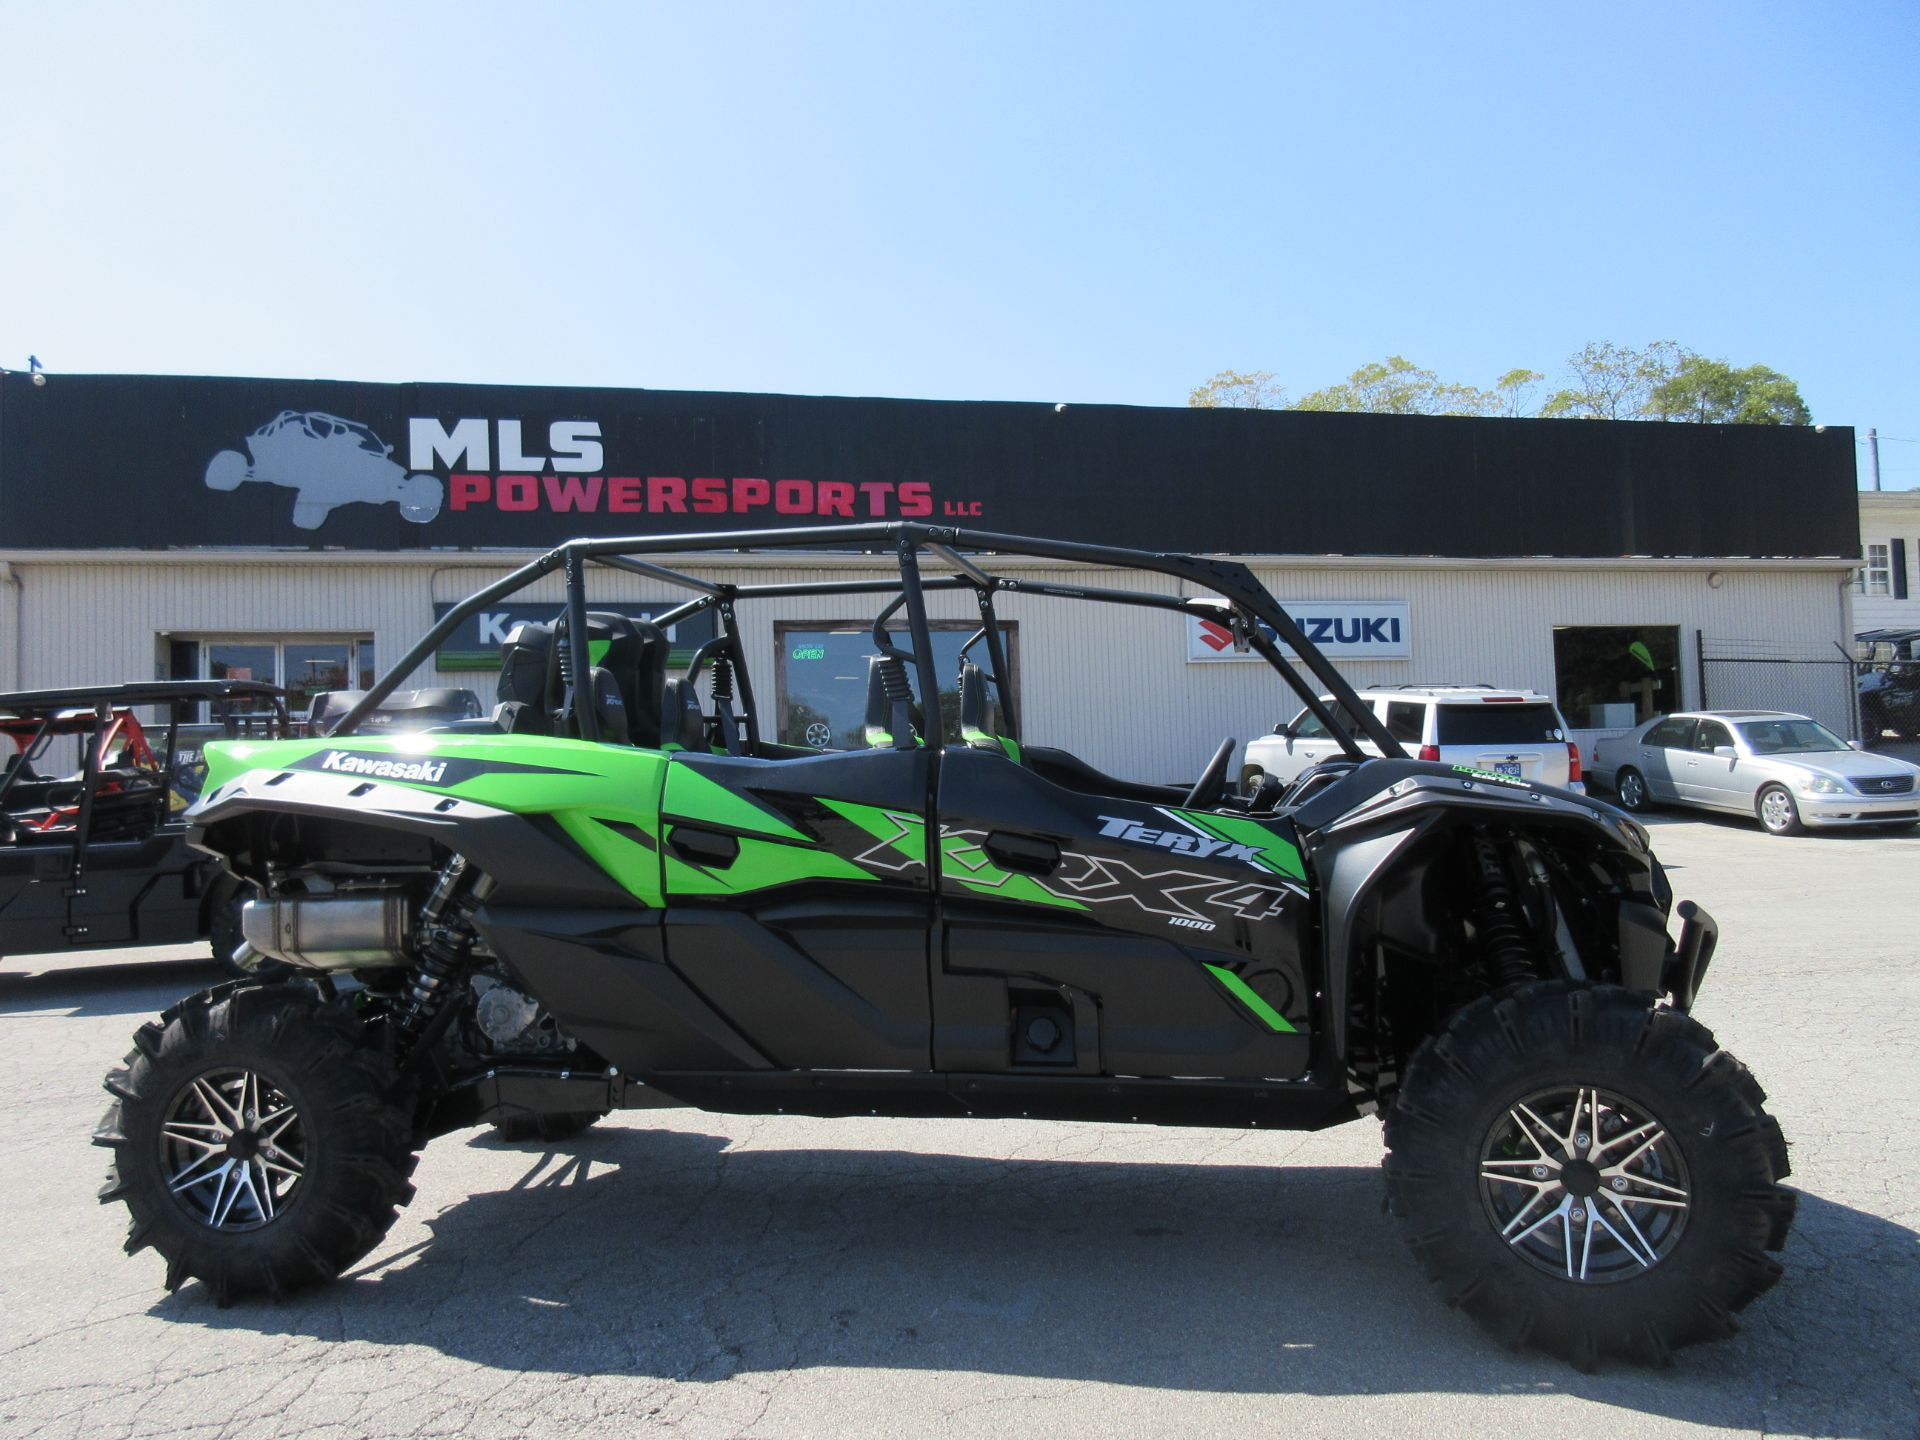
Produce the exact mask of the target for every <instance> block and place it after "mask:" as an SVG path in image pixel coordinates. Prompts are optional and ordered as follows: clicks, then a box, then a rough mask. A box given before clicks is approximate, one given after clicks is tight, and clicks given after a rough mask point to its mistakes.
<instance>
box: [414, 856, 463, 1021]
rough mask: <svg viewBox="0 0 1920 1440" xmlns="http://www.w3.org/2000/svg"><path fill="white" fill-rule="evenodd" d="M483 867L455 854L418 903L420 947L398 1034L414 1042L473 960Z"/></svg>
mask: <svg viewBox="0 0 1920 1440" xmlns="http://www.w3.org/2000/svg"><path fill="white" fill-rule="evenodd" d="M478 878H479V872H478V871H474V870H471V869H470V867H469V866H468V864H467V861H466V858H465V857H464V856H461V855H456V856H454V857H453V859H451V860H449V861H448V862H447V867H446V869H444V870H442V871H441V872H440V879H439V880H438V881H437V882H436V883H435V885H434V887H433V893H432V894H431V895H429V896H428V897H427V903H426V904H425V905H423V906H421V907H420V951H419V957H418V959H417V960H416V962H415V964H414V968H413V973H412V975H410V976H409V977H408V980H409V982H410V988H409V990H408V994H407V1008H406V1009H405V1010H403V1011H402V1012H401V1014H400V1021H399V1025H398V1039H399V1041H400V1043H401V1045H402V1047H403V1048H404V1047H410V1046H411V1045H412V1044H413V1043H414V1042H415V1041H417V1040H418V1039H419V1038H420V1036H421V1034H422V1032H424V1031H425V1030H426V1028H427V1026H428V1025H429V1024H430V1023H431V1022H432V1020H433V1017H434V1016H435V1015H436V1014H437V1013H438V1012H439V1010H440V1007H441V1006H442V1005H444V1004H445V1003H446V1000H447V997H448V995H449V994H450V993H451V992H452V990H453V989H454V987H456V986H457V985H458V984H459V983H460V981H461V980H462V979H464V978H465V977H466V973H467V970H468V968H469V966H470V965H471V964H472V960H473V927H472V926H471V925H470V924H469V923H468V922H469V919H470V909H471V901H472V894H473V882H474V881H476V880H477V879H478Z"/></svg>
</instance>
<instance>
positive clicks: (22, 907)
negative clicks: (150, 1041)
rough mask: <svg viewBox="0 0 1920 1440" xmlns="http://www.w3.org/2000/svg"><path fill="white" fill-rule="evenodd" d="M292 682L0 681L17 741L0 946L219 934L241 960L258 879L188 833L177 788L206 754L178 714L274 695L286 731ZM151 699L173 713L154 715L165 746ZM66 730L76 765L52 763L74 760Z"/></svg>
mask: <svg viewBox="0 0 1920 1440" xmlns="http://www.w3.org/2000/svg"><path fill="white" fill-rule="evenodd" d="M281 693H282V692H280V691H279V690H276V689H275V688H274V687H273V686H271V685H266V684H261V683H257V682H253V681H235V680H173V681H156V682H152V683H149V684H134V685H97V686H89V687H83V688H75V689H67V690H37V691H31V692H23V693H18V694H12V695H0V747H4V748H10V749H11V751H12V753H11V754H9V755H7V756H6V757H5V762H4V763H5V769H4V772H0V956H4V955H43V954H50V953H57V952H60V951H64V950H99V949H107V948H113V947H117V946H124V945H168V944H176V943H184V942H186V941H191V940H198V939H202V938H207V937H211V939H212V942H213V947H214V951H215V958H216V959H219V960H221V961H222V962H223V963H227V964H229V965H230V964H231V960H232V955H233V952H234V951H235V950H236V949H238V948H239V945H240V906H241V904H242V903H243V902H244V901H245V899H246V895H247V893H251V892H243V888H242V886H241V885H240V883H239V882H238V881H237V880H235V879H234V877H232V876H231V875H229V874H228V873H227V872H226V871H225V869H224V868H223V867H222V865H221V864H220V862H219V861H217V860H215V859H213V858H212V857H210V856H208V855H206V854H204V853H202V852H200V851H197V850H193V849H191V848H189V847H188V844H187V824H186V821H185V819H184V818H183V817H182V816H181V815H180V814H179V813H178V811H179V800H180V798H181V794H182V792H184V793H185V794H186V795H193V794H197V793H198V785H197V778H198V777H199V776H203V775H204V767H203V766H202V765H201V764H200V763H199V762H198V752H197V751H193V750H190V749H187V748H186V747H183V746H182V745H181V744H180V743H179V741H180V731H181V730H182V729H183V728H184V727H183V726H181V725H179V724H178V723H177V722H176V720H175V719H174V718H173V717H175V716H177V715H178V714H179V713H180V707H183V706H186V705H191V704H197V703H199V702H202V701H213V702H216V703H218V704H220V705H226V706H231V705H234V704H235V703H236V702H241V701H245V702H249V703H253V704H265V705H268V706H271V707H278V714H279V721H280V723H279V726H278V729H277V731H272V730H269V731H263V732H262V733H264V734H268V735H271V734H274V733H277V734H279V735H285V734H286V733H287V729H286V711H285V709H284V707H283V706H282V705H281ZM140 706H154V707H158V708H159V709H160V710H161V711H162V712H163V713H164V714H165V715H166V716H167V717H168V718H167V720H166V723H165V728H164V730H162V729H160V727H159V726H157V725H156V726H155V727H154V734H155V735H157V736H158V738H159V740H160V744H159V746H158V748H156V747H155V744H154V740H153V738H150V735H149V730H148V727H146V726H143V725H142V724H141V723H140V719H139V717H138V716H137V715H136V714H135V709H136V707H140ZM6 741H11V742H12V743H11V746H10V747H9V746H5V743H4V742H6ZM62 742H71V747H70V748H71V749H72V750H75V751H77V756H76V763H77V768H76V769H75V770H74V771H73V772H72V773H70V774H60V773H54V774H49V773H46V772H47V771H48V770H49V769H55V770H63V769H64V768H65V766H64V764H60V763H57V762H56V761H55V760H54V758H53V757H55V756H56V755H58V754H60V753H61V747H62ZM188 756H192V757H193V760H192V761H187V757H188ZM183 762H185V763H183ZM196 772H197V773H196ZM236 973H238V972H236Z"/></svg>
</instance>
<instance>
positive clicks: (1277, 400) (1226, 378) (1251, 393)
mask: <svg viewBox="0 0 1920 1440" xmlns="http://www.w3.org/2000/svg"><path fill="white" fill-rule="evenodd" d="M1187 404H1188V405H1189V406H1191V407H1192V408H1193V409H1195V410H1284V409H1286V408H1287V392H1286V391H1285V390H1284V389H1282V388H1281V387H1280V386H1278V385H1276V384H1274V383H1273V372H1272V371H1271V370H1254V371H1250V372H1242V371H1239V370H1222V371H1221V372H1220V373H1219V374H1218V375H1216V376H1214V377H1213V378H1212V379H1211V380H1209V381H1207V383H1206V384H1204V385H1200V386H1196V387H1195V388H1194V389H1193V390H1191V391H1189V392H1188V393H1187Z"/></svg>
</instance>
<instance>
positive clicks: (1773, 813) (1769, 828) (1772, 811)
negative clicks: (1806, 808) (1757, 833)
mask: <svg viewBox="0 0 1920 1440" xmlns="http://www.w3.org/2000/svg"><path fill="white" fill-rule="evenodd" d="M1758 809H1759V811H1760V823H1761V825H1762V826H1764V827H1765V829H1766V832H1767V833H1768V834H1769V835H1793V834H1797V833H1798V832H1799V830H1800V811H1799V808H1798V807H1797V806H1795V805H1794V803H1793V796H1791V795H1789V794H1788V793H1787V789H1786V786H1784V785H1769V786H1767V787H1766V788H1765V789H1764V790H1762V791H1761V792H1760V801H1759V806H1758Z"/></svg>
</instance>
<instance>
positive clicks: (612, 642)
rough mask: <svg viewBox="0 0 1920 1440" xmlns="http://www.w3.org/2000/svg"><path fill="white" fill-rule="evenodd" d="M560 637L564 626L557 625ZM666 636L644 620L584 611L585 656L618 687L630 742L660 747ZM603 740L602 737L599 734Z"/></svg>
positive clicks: (601, 611) (564, 628)
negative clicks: (625, 714) (585, 618)
mask: <svg viewBox="0 0 1920 1440" xmlns="http://www.w3.org/2000/svg"><path fill="white" fill-rule="evenodd" d="M560 631H561V635H562V637H563V638H564V636H565V633H566V626H565V623H564V622H563V623H562V624H561V626H560ZM670 648H671V647H670V645H669V644H668V642H667V636H666V632H665V631H664V630H662V629H661V628H660V627H659V626H658V625H655V624H653V623H652V622H651V621H647V620H636V619H634V618H633V617H632V616H631V615H621V614H618V613H616V612H614V611H611V610H589V611H588V612H587V656H588V658H589V659H590V660H591V661H592V662H593V664H594V666H595V667H596V668H597V669H603V670H605V671H606V672H607V673H608V674H609V675H610V676H612V678H613V681H614V683H615V684H616V685H618V686H619V688H620V701H621V704H622V705H623V706H625V708H626V712H627V725H626V729H627V734H628V736H629V738H630V741H631V743H632V744H635V745H642V746H645V747H646V748H647V749H649V750H652V749H657V748H659V745H660V742H661V740H662V739H663V738H671V737H665V736H663V735H662V733H661V732H662V725H661V708H662V707H661V693H660V692H661V687H662V686H663V685H664V684H665V683H666V678H667V651H668V650H669V649H670ZM601 738H602V739H605V738H606V737H605V735H604V734H603V735H602V736H601Z"/></svg>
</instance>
